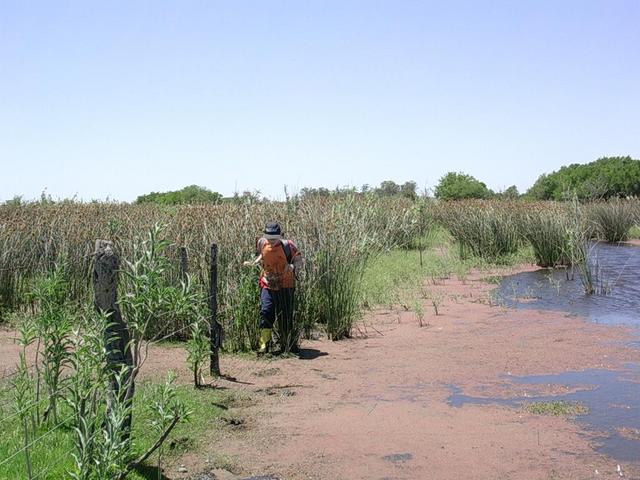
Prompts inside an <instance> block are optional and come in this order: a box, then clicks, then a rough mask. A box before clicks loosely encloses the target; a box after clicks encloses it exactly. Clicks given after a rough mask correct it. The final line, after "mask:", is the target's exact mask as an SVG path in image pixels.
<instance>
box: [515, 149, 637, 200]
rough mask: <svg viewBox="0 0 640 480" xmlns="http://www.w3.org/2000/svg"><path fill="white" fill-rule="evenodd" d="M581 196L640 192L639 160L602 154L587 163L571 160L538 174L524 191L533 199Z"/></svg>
mask: <svg viewBox="0 0 640 480" xmlns="http://www.w3.org/2000/svg"><path fill="white" fill-rule="evenodd" d="M573 195H576V196H577V197H578V198H579V199H581V200H594V199H599V198H610V197H621V196H637V195H640V160H634V159H632V158H631V157H628V156H627V157H603V158H599V159H598V160H596V161H594V162H591V163H587V164H577V163H575V164H571V165H567V166H564V167H562V168H560V170H558V171H556V172H552V173H550V174H542V175H540V177H539V178H538V180H537V181H536V183H535V184H533V186H532V187H531V188H530V189H529V190H528V191H527V196H528V197H532V198H535V199H537V200H563V199H567V198H571V197H573Z"/></svg>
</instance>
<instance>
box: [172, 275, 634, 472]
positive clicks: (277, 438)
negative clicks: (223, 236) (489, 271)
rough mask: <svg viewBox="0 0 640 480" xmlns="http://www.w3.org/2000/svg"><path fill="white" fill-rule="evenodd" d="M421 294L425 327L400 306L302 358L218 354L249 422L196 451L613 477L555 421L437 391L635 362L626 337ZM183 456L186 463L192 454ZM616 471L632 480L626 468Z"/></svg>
mask: <svg viewBox="0 0 640 480" xmlns="http://www.w3.org/2000/svg"><path fill="white" fill-rule="evenodd" d="M430 288H432V289H433V288H435V289H436V290H439V291H440V292H441V293H442V294H443V295H444V294H446V296H447V300H446V301H445V302H444V304H443V305H442V307H441V309H440V310H441V315H438V316H434V315H433V314H430V315H428V316H427V319H428V321H429V322H430V325H429V326H428V327H422V328H420V327H419V326H418V322H417V320H416V318H415V316H414V314H413V313H411V312H379V313H378V314H376V315H374V316H372V317H370V318H368V319H367V320H368V322H369V323H370V324H372V325H373V326H375V328H376V329H377V330H379V331H380V332H381V334H378V333H376V332H375V331H374V330H373V329H372V328H369V329H368V332H369V336H368V338H363V339H354V340H347V341H342V342H327V341H312V342H306V343H305V344H304V347H305V348H306V349H307V350H306V351H305V355H304V357H306V359H285V360H278V361H274V362H271V363H270V364H268V365H265V364H264V363H256V362H251V361H240V360H237V359H236V360H233V361H230V362H233V363H232V364H231V365H228V366H227V368H228V370H230V373H231V374H233V375H235V376H236V377H237V378H238V379H239V380H241V381H245V382H248V383H251V385H244V386H243V387H244V388H246V389H248V390H250V391H252V392H256V395H257V396H258V398H259V400H258V401H257V402H255V404H254V405H252V406H250V407H248V408H246V409H245V410H244V412H243V414H244V415H246V416H247V417H248V418H249V420H248V421H249V424H250V428H248V429H247V430H246V431H244V432H240V433H229V434H225V435H223V437H222V439H219V440H218V441H217V442H216V443H214V444H213V445H211V448H210V451H211V452H216V451H224V452H225V453H226V454H227V455H229V456H230V458H232V459H234V461H235V462H236V464H237V466H238V467H239V468H240V469H241V470H242V471H243V473H245V474H253V475H273V476H274V477H277V478H282V479H380V480H382V479H397V480H400V479H427V478H428V479H458V478H465V479H494V478H510V479H559V478H563V479H564V478H567V479H569V478H571V479H573V478H575V479H587V478H620V474H619V473H618V472H617V466H618V464H620V462H617V461H614V460H612V459H609V458H606V457H604V456H602V455H599V454H598V453H596V452H595V450H594V448H593V446H594V441H595V439H594V438H593V436H592V435H591V434H589V433H587V432H585V431H584V429H583V428H582V427H581V426H580V425H578V424H576V423H574V422H572V421H570V420H568V419H564V418H558V417H547V416H539V415H533V414H530V413H527V412H525V411H523V410H522V409H515V408H507V407H500V406H493V405H484V406H479V405H467V406H463V407H460V408H458V407H453V406H450V405H449V404H448V403H447V398H448V397H449V395H450V394H451V386H455V387H457V388H460V389H461V390H462V391H463V392H464V393H466V394H470V395H478V396H500V395H509V396H511V395H514V394H517V395H522V394H523V393H524V392H523V391H522V390H523V388H524V387H523V386H514V385H512V384H510V382H509V381H508V376H509V375H523V374H541V373H557V372H562V371H566V370H582V369H587V368H610V369H615V368H618V367H620V366H621V365H622V364H623V363H625V362H630V361H635V362H637V361H640V352H639V351H638V350H632V349H628V348H622V347H620V346H619V344H618V342H619V341H621V340H624V339H628V338H629V335H630V332H629V331H628V330H627V329H625V328H618V327H604V326H599V325H595V324H592V323H588V322H586V321H583V320H581V319H578V318H575V317H565V316H564V315H562V314H555V313H539V312H532V311H513V310H506V309H503V308H501V307H495V306H494V307H492V306H489V305H487V302H486V300H487V298H488V297H487V292H488V289H489V288H490V286H488V285H487V284H485V283H483V282H479V281H474V280H473V279H471V280H468V281H467V282H466V283H465V284H463V283H462V282H460V281H454V280H447V281H446V283H445V284H444V285H441V286H437V287H430ZM425 308H426V306H425ZM613 345H617V346H615V347H614V346H613ZM222 383H223V384H224V383H225V382H222ZM226 386H228V387H230V388H237V384H230V383H229V384H227V385H226ZM538 393H539V392H538ZM546 393H550V392H546ZM551 393H552V392H551ZM184 461H189V462H192V463H193V468H198V463H199V459H198V457H195V456H194V457H193V458H188V459H186V460H184ZM621 469H622V472H623V474H624V475H625V477H626V478H640V465H638V464H635V465H634V464H621ZM191 471H193V470H191ZM596 471H597V473H596Z"/></svg>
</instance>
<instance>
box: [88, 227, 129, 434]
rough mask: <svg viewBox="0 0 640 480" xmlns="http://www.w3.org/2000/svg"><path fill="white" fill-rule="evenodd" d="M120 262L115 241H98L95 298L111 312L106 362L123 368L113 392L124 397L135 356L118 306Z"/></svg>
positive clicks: (113, 367) (113, 368) (102, 308)
mask: <svg viewBox="0 0 640 480" xmlns="http://www.w3.org/2000/svg"><path fill="white" fill-rule="evenodd" d="M119 266H120V264H119V261H118V256H117V255H116V253H115V252H114V251H113V243H111V242H109V241H107V240H96V248H95V261H94V264H93V299H94V304H95V307H96V310H98V312H101V313H104V314H106V315H108V325H107V327H106V329H105V332H104V337H105V343H106V349H107V363H108V364H109V367H110V369H111V371H112V372H113V373H114V374H115V373H117V372H120V371H121V370H122V368H123V367H127V368H126V370H125V377H124V378H123V379H122V380H123V382H122V384H121V385H118V382H117V381H116V379H115V376H112V378H111V394H112V395H118V396H119V397H120V398H123V397H122V396H123V395H126V394H127V391H130V392H133V385H131V388H129V382H133V381H134V379H133V378H132V377H131V370H132V368H133V357H132V355H131V350H130V349H129V340H130V336H129V329H128V328H127V325H126V324H125V323H124V321H123V319H122V315H121V313H120V308H119V306H118V268H119ZM130 426H131V415H129V417H128V418H127V422H126V425H125V427H126V430H127V432H128V430H129V428H130Z"/></svg>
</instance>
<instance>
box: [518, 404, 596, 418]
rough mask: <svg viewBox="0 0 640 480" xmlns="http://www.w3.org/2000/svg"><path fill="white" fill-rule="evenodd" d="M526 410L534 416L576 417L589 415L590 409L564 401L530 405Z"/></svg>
mask: <svg viewBox="0 0 640 480" xmlns="http://www.w3.org/2000/svg"><path fill="white" fill-rule="evenodd" d="M526 410H527V411H529V412H530V413H533V414H534V415H553V416H556V417H559V416H562V417H575V416H577V415H586V414H587V413H589V409H588V408H587V407H586V406H584V405H582V404H581V403H576V402H566V401H564V400H556V401H551V402H535V403H530V404H529V405H527V406H526Z"/></svg>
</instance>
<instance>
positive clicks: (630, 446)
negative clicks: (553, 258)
mask: <svg viewBox="0 0 640 480" xmlns="http://www.w3.org/2000/svg"><path fill="white" fill-rule="evenodd" d="M590 264H591V269H592V272H593V273H594V275H595V277H596V288H597V289H598V290H599V291H604V292H606V294H602V293H598V294H593V295H587V294H585V292H584V287H583V284H582V282H581V280H580V275H579V273H578V272H577V271H576V272H575V274H574V275H573V277H574V278H573V279H569V280H568V279H567V277H569V278H571V271H565V270H548V269H540V270H537V271H535V272H523V273H518V274H516V275H511V276H508V277H505V278H504V279H503V280H502V282H501V284H500V286H499V287H498V289H497V291H496V292H495V294H496V297H497V300H498V301H499V302H501V303H503V304H505V305H507V306H510V307H514V308H525V309H535V310H554V311H561V312H566V313H569V314H574V315H580V316H584V317H586V318H588V319H590V320H591V321H594V322H596V323H604V324H623V325H631V326H633V327H637V328H638V331H639V332H640V247H636V246H632V245H625V244H619V245H611V244H606V243H594V244H593V245H592V247H591V258H590ZM558 321H562V319H561V318H560V319H559V320H558ZM626 345H627V346H630V347H631V348H640V340H632V341H631V342H627V343H626ZM505 380H508V381H509V382H511V383H515V384H530V385H532V388H534V389H535V385H536V384H537V385H538V386H540V385H542V384H558V385H565V386H568V387H579V388H578V390H577V391H574V392H572V393H568V394H560V395H549V396H538V397H536V396H534V397H512V398H484V397H472V396H467V395H463V394H462V393H461V392H460V391H459V390H458V389H456V388H454V387H452V395H451V396H450V397H449V402H450V404H451V405H453V406H462V405H464V404H468V403H470V404H480V405H483V404H501V405H509V406H522V405H524V404H526V403H532V402H541V401H557V400H564V401H569V402H580V403H582V404H584V405H585V406H587V407H588V408H589V412H588V413H587V414H586V415H581V416H578V417H576V421H577V422H580V423H582V424H584V425H585V426H586V428H587V429H588V430H590V431H595V432H602V433H603V434H604V435H603V437H602V438H600V439H599V443H600V446H599V447H598V451H600V452H601V453H605V454H607V455H609V456H611V457H612V458H616V459H618V460H621V461H634V462H637V461H640V435H638V433H640V366H638V365H628V366H627V368H626V370H624V371H610V370H585V371H582V372H565V373H562V374H559V375H541V376H526V377H511V376H507V377H505ZM574 389H575V388H574ZM623 428H626V429H629V430H627V431H628V432H631V433H632V437H633V438H630V437H629V436H628V435H627V436H625V435H622V434H621V433H620V432H621V430H620V429H623Z"/></svg>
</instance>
